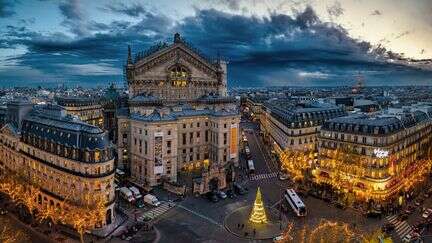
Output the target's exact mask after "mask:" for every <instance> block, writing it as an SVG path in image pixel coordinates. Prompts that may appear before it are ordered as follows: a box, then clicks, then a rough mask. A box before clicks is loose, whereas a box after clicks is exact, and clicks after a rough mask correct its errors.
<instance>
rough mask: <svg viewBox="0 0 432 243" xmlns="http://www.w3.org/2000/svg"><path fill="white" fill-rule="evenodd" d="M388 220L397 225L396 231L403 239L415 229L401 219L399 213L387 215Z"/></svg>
mask: <svg viewBox="0 0 432 243" xmlns="http://www.w3.org/2000/svg"><path fill="white" fill-rule="evenodd" d="M386 220H387V221H388V222H390V223H392V224H393V225H394V226H395V231H396V233H397V235H398V236H399V237H400V238H401V239H403V238H404V237H405V236H406V235H408V234H410V233H412V232H413V231H414V230H413V228H412V227H411V226H410V225H409V224H408V223H407V222H406V221H401V220H399V219H398V217H397V215H393V216H387V217H386Z"/></svg>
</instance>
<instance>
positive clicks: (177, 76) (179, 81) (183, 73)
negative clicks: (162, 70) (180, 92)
mask: <svg viewBox="0 0 432 243" xmlns="http://www.w3.org/2000/svg"><path fill="white" fill-rule="evenodd" d="M169 76H170V79H171V82H172V85H173V86H177V87H184V86H186V85H187V80H188V77H189V73H188V71H187V70H186V68H184V67H182V66H179V65H176V66H174V67H172V68H171V69H170V70H169Z"/></svg>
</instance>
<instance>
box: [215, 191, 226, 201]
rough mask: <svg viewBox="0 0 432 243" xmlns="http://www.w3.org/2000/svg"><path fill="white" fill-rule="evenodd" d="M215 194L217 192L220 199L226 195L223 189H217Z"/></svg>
mask: <svg viewBox="0 0 432 243" xmlns="http://www.w3.org/2000/svg"><path fill="white" fill-rule="evenodd" d="M216 194H217V196H218V197H219V198H220V199H225V198H227V195H226V194H225V192H223V191H218V192H217V193H216Z"/></svg>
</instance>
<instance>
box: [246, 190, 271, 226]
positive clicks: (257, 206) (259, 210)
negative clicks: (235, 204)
mask: <svg viewBox="0 0 432 243" xmlns="http://www.w3.org/2000/svg"><path fill="white" fill-rule="evenodd" d="M249 221H251V222H252V223H257V224H264V223H267V216H266V212H265V208H264V203H263V201H262V196H261V190H260V188H259V187H258V190H257V194H256V198H255V202H254V206H253V208H252V211H251V215H250V217H249Z"/></svg>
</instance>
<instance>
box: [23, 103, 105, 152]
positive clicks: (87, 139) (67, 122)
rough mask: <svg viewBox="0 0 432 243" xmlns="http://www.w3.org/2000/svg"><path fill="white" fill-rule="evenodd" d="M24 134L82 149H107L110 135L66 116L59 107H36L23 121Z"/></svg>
mask: <svg viewBox="0 0 432 243" xmlns="http://www.w3.org/2000/svg"><path fill="white" fill-rule="evenodd" d="M22 134H23V135H24V136H25V135H29V136H35V137H38V138H41V139H46V140H48V141H53V142H55V143H57V144H62V145H65V146H70V147H75V148H81V149H89V150H94V149H105V148H106V147H107V146H110V145H109V140H108V134H107V133H106V132H104V131H103V130H102V129H100V128H99V127H97V126H93V125H90V124H88V123H85V122H83V121H81V120H79V119H77V118H74V117H72V116H69V115H65V113H64V109H63V108H62V107H60V106H58V105H45V106H38V107H35V108H34V109H33V110H32V111H31V112H30V113H29V114H28V115H27V116H26V117H25V118H24V120H23V126H22Z"/></svg>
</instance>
